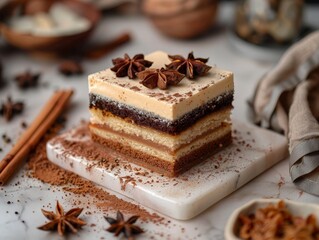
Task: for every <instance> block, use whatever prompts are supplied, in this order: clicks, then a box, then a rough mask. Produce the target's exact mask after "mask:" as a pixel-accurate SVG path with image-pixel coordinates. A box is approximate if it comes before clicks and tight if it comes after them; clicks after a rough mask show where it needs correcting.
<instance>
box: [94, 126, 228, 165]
mask: <svg viewBox="0 0 319 240" xmlns="http://www.w3.org/2000/svg"><path fill="white" fill-rule="evenodd" d="M90 130H91V132H92V133H93V134H94V135H96V136H99V137H100V138H103V139H104V140H105V144H106V145H107V143H108V142H115V143H117V144H119V145H121V146H123V147H124V146H128V147H130V148H131V149H133V150H136V151H139V152H141V153H145V154H147V155H150V156H153V157H156V158H159V159H162V160H163V161H167V162H175V161H177V160H178V159H181V158H183V157H184V156H186V155H189V154H190V153H191V152H192V151H195V150H196V149H199V148H201V147H202V146H204V145H206V144H207V143H209V142H212V141H215V140H216V139H220V138H222V137H223V136H225V135H227V134H230V132H231V125H230V124H228V123H223V124H222V125H221V126H220V127H218V128H217V129H215V130H214V131H211V132H209V133H207V134H204V135H203V136H201V137H199V138H196V139H194V140H193V141H192V142H190V143H189V144H187V145H184V146H182V147H180V148H179V149H177V150H175V151H173V152H172V151H165V149H163V145H160V144H158V143H155V142H152V141H145V140H144V139H142V138H139V137H133V136H131V135H126V134H121V133H120V132H114V131H112V130H108V129H105V128H100V127H99V126H96V125H93V124H90ZM111 147H112V146H111ZM116 150H118V149H116ZM120 151H121V150H120ZM124 153H125V152H124Z"/></svg>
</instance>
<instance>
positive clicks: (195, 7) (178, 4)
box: [142, 0, 218, 39]
mask: <svg viewBox="0 0 319 240" xmlns="http://www.w3.org/2000/svg"><path fill="white" fill-rule="evenodd" d="M217 8H218V0H143V2H142V11H143V12H144V13H145V14H146V15H147V16H148V17H149V19H150V20H151V21H152V22H153V24H154V26H155V27H157V28H158V29H159V30H160V31H161V32H162V33H164V34H166V35H168V36H170V37H174V38H184V39H188V38H194V37H197V36H199V35H201V34H203V33H204V32H206V31H207V30H209V29H210V28H211V27H212V26H213V24H214V22H215V20H216V15H217Z"/></svg>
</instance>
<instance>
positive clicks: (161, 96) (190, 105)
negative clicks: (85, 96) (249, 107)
mask: <svg viewBox="0 0 319 240" xmlns="http://www.w3.org/2000/svg"><path fill="white" fill-rule="evenodd" d="M145 59H147V60H149V61H152V62H153V65H152V66H151V68H161V67H165V64H169V63H170V62H171V61H170V60H169V58H168V55H167V53H164V52H161V51H157V52H153V53H151V54H149V55H146V56H145ZM88 78H89V92H90V93H93V94H98V95H101V96H104V97H107V98H109V99H111V100H114V101H118V102H120V103H124V104H126V105H128V106H132V107H135V108H138V109H142V110H144V111H148V112H151V113H153V114H156V115H159V116H160V117H162V118H165V119H168V120H171V121H172V120H176V119H178V118H180V117H182V116H183V115H184V114H186V113H188V112H190V111H192V110H194V109H196V108H198V107H199V106H201V105H204V104H205V103H207V102H209V101H210V100H211V99H213V98H216V97H218V96H219V95H221V94H223V93H225V92H230V91H233V90H234V82H233V73H232V72H229V71H225V70H221V69H218V68H214V67H213V68H212V69H211V70H210V71H209V72H208V74H207V75H205V76H202V77H197V78H195V80H189V79H187V78H186V77H185V78H184V79H183V80H182V81H181V82H180V83H179V84H178V85H176V86H169V87H168V89H166V90H161V89H158V88H156V89H149V88H146V87H145V86H143V85H142V84H140V83H139V82H140V80H139V79H137V78H136V79H129V78H128V77H123V78H118V77H116V75H115V72H113V71H111V70H110V69H106V70H103V71H100V72H97V73H94V74H91V75H89V77H88Z"/></svg>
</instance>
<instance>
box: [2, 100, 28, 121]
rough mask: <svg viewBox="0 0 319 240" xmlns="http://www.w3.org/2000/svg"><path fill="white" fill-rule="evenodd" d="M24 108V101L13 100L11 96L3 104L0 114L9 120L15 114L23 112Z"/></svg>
mask: <svg viewBox="0 0 319 240" xmlns="http://www.w3.org/2000/svg"><path fill="white" fill-rule="evenodd" d="M23 108H24V104H23V102H13V101H12V99H11V97H8V99H7V101H6V102H4V103H2V104H1V108H0V115H2V116H3V117H4V118H5V119H6V120H7V121H10V120H11V119H12V118H13V116H14V115H16V114H20V113H22V111H23Z"/></svg>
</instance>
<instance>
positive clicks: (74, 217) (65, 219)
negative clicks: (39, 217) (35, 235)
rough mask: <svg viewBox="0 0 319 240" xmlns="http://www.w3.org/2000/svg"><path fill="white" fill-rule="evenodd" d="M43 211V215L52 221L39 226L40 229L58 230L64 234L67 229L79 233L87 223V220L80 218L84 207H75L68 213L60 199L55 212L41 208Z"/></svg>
mask: <svg viewBox="0 0 319 240" xmlns="http://www.w3.org/2000/svg"><path fill="white" fill-rule="evenodd" d="M41 211H42V213H43V215H44V216H45V217H46V218H47V219H49V220H50V222H48V223H46V224H44V225H43V226H40V227H38V229H40V230H44V231H52V230H57V231H58V233H59V234H60V235H61V236H63V235H64V234H65V232H66V231H71V232H72V233H77V231H78V229H79V228H81V227H82V226H84V225H86V222H84V221H83V220H82V219H80V218H78V216H79V215H80V214H81V212H82V211H83V208H73V209H71V210H69V211H68V212H67V213H64V210H63V208H62V206H61V205H60V203H59V201H57V203H56V210H55V213H54V212H50V211H46V210H44V209H41Z"/></svg>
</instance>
